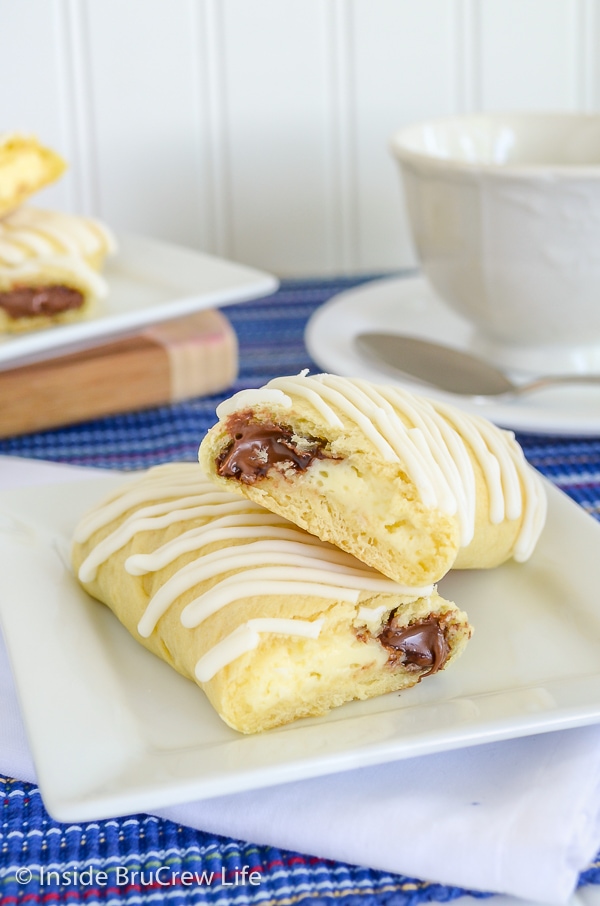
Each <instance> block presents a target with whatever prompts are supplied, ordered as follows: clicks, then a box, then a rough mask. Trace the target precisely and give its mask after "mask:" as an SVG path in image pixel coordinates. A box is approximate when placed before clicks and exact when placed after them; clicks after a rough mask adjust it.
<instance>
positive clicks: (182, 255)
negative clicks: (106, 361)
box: [0, 234, 278, 371]
mask: <svg viewBox="0 0 600 906" xmlns="http://www.w3.org/2000/svg"><path fill="white" fill-rule="evenodd" d="M117 243H118V249H119V250H118V252H117V254H116V255H115V256H113V257H112V258H108V259H107V261H106V265H105V268H104V270H103V276H105V277H106V281H107V283H108V288H109V293H108V296H107V298H106V299H102V300H101V301H100V302H99V303H98V306H97V309H96V311H95V312H94V315H93V317H91V318H90V319H89V320H87V321H79V322H76V323H75V324H63V325H59V326H57V327H51V328H48V329H47V330H37V331H31V333H25V334H8V335H6V334H5V335H3V336H1V337H0V371H1V370H6V369H7V368H12V367H14V366H16V365H24V364H27V363H30V362H33V361H40V360H43V359H48V358H53V357H55V356H58V355H63V354H65V353H66V352H74V351H75V350H77V349H84V348H87V347H90V346H95V345H98V344H99V343H104V342H107V341H108V340H110V339H112V338H113V337H115V336H117V335H119V336H121V335H123V334H125V333H129V332H133V331H136V330H139V329H140V328H142V327H145V326H147V325H149V324H154V323H157V322H159V321H167V320H169V319H170V318H179V317H183V316H184V315H189V314H192V312H195V311H199V310H200V309H203V308H211V307H213V306H216V305H225V304H229V303H232V302H243V301H244V300H246V299H255V298H258V297H260V296H266V295H268V294H269V293H272V292H274V291H275V290H276V289H277V286H278V281H277V280H276V278H275V277H272V276H271V275H270V274H266V273H263V272H262V271H258V270H255V269H254V268H250V267H246V266H245V265H242V264H236V263H234V262H232V261H225V260H223V259H221V258H215V257H213V256H212V255H205V254H203V253H201V252H196V251H193V250H192V249H187V248H182V247H180V246H176V245H170V244H168V243H166V242H160V241H158V240H156V239H147V238H145V237H143V236H131V235H121V234H119V235H117Z"/></svg>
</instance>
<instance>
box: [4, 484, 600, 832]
mask: <svg viewBox="0 0 600 906" xmlns="http://www.w3.org/2000/svg"><path fill="white" fill-rule="evenodd" d="M127 480H128V479H127V478H124V477H123V476H115V475H109V476H103V477H97V478H94V479H93V480H90V481H85V480H77V482H76V483H75V482H72V483H69V482H67V483H61V484H59V485H45V486H42V487H34V488H30V487H22V488H17V489H14V490H12V491H5V492H3V493H2V494H1V495H0V514H1V521H0V535H1V536H2V545H1V547H0V622H1V623H2V627H3V632H4V635H5V640H6V645H7V650H8V652H9V657H10V660H11V663H12V667H13V672H14V676H15V681H16V686H17V692H18V695H19V699H20V703H21V708H22V712H23V716H24V720H25V725H26V729H27V733H28V737H29V741H30V745H31V750H32V754H33V758H34V762H35V765H36V772H37V775H38V779H39V784H40V789H41V793H42V796H43V798H44V801H45V804H46V806H47V808H48V810H49V811H50V813H51V814H52V815H53V816H54V817H55V818H57V819H58V820H61V821H83V820H94V819H99V818H104V817H110V816H115V815H119V814H128V813H131V812H135V811H140V810H142V811H152V810H154V809H157V808H160V807H165V806H167V805H174V804H177V803H181V802H184V801H192V800H201V799H206V798H210V797H213V796H217V795H222V794H227V793H233V792H237V791H241V790H247V789H256V788H259V787H263V786H272V785H274V784H278V783H283V782H287V781H290V780H300V779H304V778H309V777H314V776H319V775H322V774H328V773H333V772H338V771H344V770H348V769H352V768H357V767H364V766H367V765H371V764H376V763H383V762H386V761H392V760H397V759H400V758H406V757H411V756H416V755H422V754H426V753H431V752H440V751H444V750H449V749H455V748H460V747H464V746H469V745H475V744H480V743H485V742H491V741H495V740H500V739H508V738H513V737H517V736H524V735H530V734H534V733H540V732H548V731H551V730H555V729H564V728H567V727H575V726H582V725H585V724H589V723H593V722H596V721H598V720H600V666H599V665H600V656H599V655H600V642H599V641H598V639H600V632H598V625H597V624H598V620H599V616H598V614H597V609H596V607H595V603H594V602H595V598H596V594H597V587H598V582H599V580H600V565H598V561H597V557H596V556H595V554H594V550H595V549H597V548H598V545H599V544H600V525H599V524H597V523H596V522H595V521H594V520H593V519H592V518H591V517H589V516H588V515H586V514H585V513H584V512H583V510H582V509H581V508H580V507H578V506H577V505H576V504H575V503H573V502H572V501H571V500H569V499H568V498H567V497H566V496H565V495H564V494H562V493H561V492H560V491H558V490H557V489H556V488H553V487H550V486H549V487H548V492H549V503H550V507H549V520H548V523H547V527H546V529H545V531H544V534H543V536H542V539H541V541H540V544H539V545H538V549H537V550H536V552H535V554H534V557H533V558H532V560H531V561H530V563H529V564H527V565H525V566H523V565H517V564H512V563H511V564H507V565H505V566H503V567H500V568H499V569H497V570H493V571H488V572H481V573H480V572H477V571H475V572H472V573H455V574H453V575H450V576H448V577H446V579H444V582H443V583H442V586H443V587H442V588H441V591H442V593H443V594H445V595H446V596H447V597H450V598H453V599H454V600H457V601H459V602H460V603H461V606H464V607H465V609H467V610H470V608H473V607H475V609H476V610H478V616H477V621H475V620H474V619H473V617H472V619H473V622H474V623H475V626H476V632H475V637H474V639H473V640H472V641H471V642H470V643H469V646H468V647H467V651H466V652H465V654H464V655H463V656H462V658H461V659H460V660H459V661H458V662H457V663H456V664H455V665H453V667H452V668H451V669H449V670H448V671H444V672H442V673H440V674H437V675H436V676H434V677H431V678H429V679H428V680H427V682H424V683H422V684H420V685H419V686H417V687H415V688H414V689H411V690H408V692H406V693H403V694H401V695H400V696H398V695H394V694H392V695H390V696H382V697H380V698H378V699H371V700H370V701H367V702H355V703H351V704H349V705H345V706H343V707H341V708H338V709H336V710H334V711H333V712H331V714H330V715H328V716H326V717H324V718H319V719H314V720H306V721H299V722H297V723H295V724H292V725H290V726H288V727H284V728H281V729H280V730H272V731H269V732H268V733H263V734H258V735H257V736H252V737H244V736H241V735H240V734H237V733H236V732H235V731H233V730H230V729H229V728H228V727H226V726H225V725H224V724H223V723H222V722H221V721H220V719H219V718H218V717H217V715H216V714H215V712H214V711H213V710H212V708H211V706H210V705H209V704H208V702H207V700H206V699H205V698H204V696H203V695H202V693H201V692H199V690H198V689H197V688H196V687H195V686H194V684H193V683H191V682H190V681H188V680H186V679H184V678H182V677H180V676H179V675H178V674H176V673H175V672H174V671H172V670H171V669H170V668H169V667H168V666H167V665H166V664H164V663H163V662H161V661H159V660H158V659H157V658H155V657H154V656H153V655H151V654H150V653H149V652H147V651H146V650H145V649H143V648H142V647H141V646H139V645H138V644H137V643H136V642H135V641H134V640H133V639H132V638H131V637H130V636H129V635H128V634H127V633H126V631H125V630H124V629H123V627H122V626H121V625H120V624H119V623H118V622H117V620H116V619H115V618H114V617H113V615H112V614H111V613H110V612H109V611H108V609H107V608H105V607H103V606H102V605H99V604H98V603H97V602H95V601H93V600H92V599H91V598H89V597H88V596H87V595H86V594H85V593H84V592H83V591H82V590H81V589H80V588H79V586H78V585H77V583H76V581H75V579H74V578H73V576H72V575H71V573H70V570H69V569H68V568H67V565H66V564H67V562H68V547H69V539H70V536H71V532H72V528H73V525H74V524H75V521H76V520H77V519H78V518H79V516H80V514H81V512H82V511H84V510H85V509H87V508H88V507H89V506H90V505H93V504H95V503H96V502H97V501H98V500H99V499H100V498H101V497H102V496H104V495H105V494H106V493H108V492H109V491H111V490H112V489H113V488H114V487H116V486H117V485H118V484H120V483H121V482H123V481H127ZM563 587H564V588H567V589H568V595H565V598H568V600H566V601H563V597H562V592H561V596H560V597H558V598H556V600H554V598H553V595H554V596H556V595H558V594H559V591H558V589H562V588H563ZM484 598H485V599H486V605H485V609H484V605H483V603H482V602H483V599H484ZM463 601H465V602H468V604H469V606H468V607H467V604H466V603H463ZM487 603H489V608H488V606H487ZM565 607H567V608H568V609H567V611H566V613H567V614H568V618H567V616H566V615H565V613H564V612H563V611H564V608H565ZM571 614H573V618H571ZM529 619H531V621H532V623H531V625H532V627H533V630H534V631H535V630H537V628H538V627H539V623H540V619H542V620H543V623H544V627H543V632H544V633H546V634H549V635H548V639H549V643H550V645H551V647H554V648H555V647H556V646H558V648H559V650H560V652H561V653H562V652H563V651H564V652H565V657H564V658H561V659H556V658H555V659H552V658H550V657H547V656H546V652H547V647H546V645H547V642H546V641H544V644H543V645H542V647H541V649H540V650H541V657H540V654H539V653H538V654H536V655H535V657H536V659H537V660H536V662H535V664H534V666H533V668H532V667H531V663H532V659H533V655H532V654H531V651H530V647H531V646H530V642H529V641H528V639H529V638H531V637H532V636H531V632H530V630H529V626H528V620H529ZM511 620H513V621H515V622H516V624H517V625H516V627H515V629H514V632H513V628H512V626H511ZM490 621H491V623H490ZM546 623H547V624H548V625H547V626H546V625H545V624H546ZM590 623H592V624H593V625H591V626H590ZM488 624H490V625H488ZM553 626H555V629H554V630H553V629H552V627H553ZM522 632H524V633H525V636H524V638H521V633H522ZM552 632H554V636H551V633H552ZM498 633H500V634H502V633H507V635H506V644H507V646H508V647H509V648H512V647H514V651H513V652H512V654H511V658H508V659H503V660H502V661H501V662H499V664H498V665H496V666H494V651H496V648H497V645H498V644H501V641H500V642H499V640H498ZM528 633H529V635H527V634H528ZM524 642H525V660H524V661H523V663H522V664H521V665H520V666H519V659H520V658H521V657H522V655H521V654H520V653H519V652H520V651H521V648H522V645H523V643H524ZM536 644H537V642H536ZM490 646H491V647H490ZM528 646H529V647H528ZM538 647H539V646H538ZM569 651H570V652H575V653H576V655H577V656H576V657H569V656H568V652H569ZM505 660H506V661H507V663H505ZM513 660H514V664H513ZM538 661H539V663H538ZM555 661H557V662H556V663H555ZM500 666H501V668H502V671H504V673H502V672H499V668H500ZM507 671H508V672H507Z"/></svg>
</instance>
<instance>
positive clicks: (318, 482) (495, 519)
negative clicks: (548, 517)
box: [199, 373, 546, 585]
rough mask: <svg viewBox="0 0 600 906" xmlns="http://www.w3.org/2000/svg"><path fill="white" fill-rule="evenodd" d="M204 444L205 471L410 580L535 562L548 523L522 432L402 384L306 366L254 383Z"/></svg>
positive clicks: (229, 403)
mask: <svg viewBox="0 0 600 906" xmlns="http://www.w3.org/2000/svg"><path fill="white" fill-rule="evenodd" d="M217 415H218V417H219V422H218V424H217V425H215V426H214V427H213V428H211V430H210V431H209V432H208V434H207V436H206V437H205V438H204V440H203V441H202V443H201V445H200V451H199V458H200V462H201V465H202V467H203V469H204V471H205V473H206V474H207V475H208V476H209V477H211V478H212V479H213V480H214V481H215V482H216V484H217V486H219V487H223V488H228V489H231V490H233V491H237V492H238V493H239V494H242V495H244V496H246V497H248V498H249V499H250V500H253V501H255V502H256V503H260V504H261V505H263V506H265V507H266V508H267V509H269V510H271V511H273V512H274V513H278V514H280V515H282V516H285V517H286V518H287V519H290V520H291V521H292V522H295V523H296V524H297V525H299V526H301V527H302V528H304V529H306V530H307V531H309V532H312V533H313V534H315V535H317V536H318V537H319V538H321V539H323V540H325V541H329V542H332V543H333V544H335V545H337V546H338V547H340V548H342V549H343V550H345V551H348V552H349V553H351V554H353V555H354V556H355V557H357V558H358V559H359V560H362V561H363V562H364V563H367V564H369V565H370V566H372V567H374V568H375V569H378V570H379V571H380V572H382V573H384V574H385V575H387V576H389V577H390V578H392V579H394V580H396V581H398V582H402V583H406V584H408V585H419V584H426V583H430V582H436V581H438V580H439V579H440V578H441V577H442V576H443V575H445V573H446V572H447V571H448V570H449V569H450V568H452V567H455V568H461V567H463V568H465V567H479V568H483V567H492V566H497V565H498V564H500V563H502V562H504V561H505V560H507V559H508V558H510V557H514V558H515V559H516V560H526V559H527V558H528V557H529V555H530V554H531V552H532V550H533V548H534V546H535V543H536V541H537V538H538V536H539V534H540V532H541V529H542V526H543V524H544V518H545V511H546V501H545V493H544V488H543V485H542V483H541V480H540V478H539V476H538V474H537V473H536V472H535V471H534V470H533V469H532V468H531V467H530V466H529V465H528V464H527V462H526V460H525V458H524V456H523V453H522V450H521V448H520V447H519V445H518V444H517V442H516V441H515V438H514V435H513V434H512V433H510V432H507V431H502V430H500V429H499V428H497V427H495V426H494V425H492V424H491V423H490V422H488V421H486V420H485V419H483V418H479V417H477V416H474V415H470V414H468V413H465V412H463V411H461V410H459V409H457V408H454V407H452V406H449V405H444V404H442V403H438V402H434V401H432V400H428V399H425V398H424V397H419V396H415V395H413V394H411V393H408V392H406V391H404V390H401V389H399V388H397V387H392V386H383V385H375V384H371V383H369V382H368V381H363V380H355V379H350V378H343V377H338V376H335V375H331V374H320V375H314V376H308V375H307V374H304V373H303V374H300V375H298V376H292V377H281V378H277V379H275V380H273V381H270V382H269V383H268V384H267V385H266V386H264V387H262V388H260V389H257V390H243V391H241V392H240V393H237V394H236V395H235V396H233V397H231V398H230V399H229V400H226V401H225V402H224V403H222V404H221V405H220V406H219V407H218V409H217Z"/></svg>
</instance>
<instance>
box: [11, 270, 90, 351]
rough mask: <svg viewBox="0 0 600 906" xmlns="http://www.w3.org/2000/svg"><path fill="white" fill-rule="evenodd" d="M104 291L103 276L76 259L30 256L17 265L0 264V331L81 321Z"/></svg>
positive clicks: (28, 329)
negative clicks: (33, 257)
mask: <svg viewBox="0 0 600 906" xmlns="http://www.w3.org/2000/svg"><path fill="white" fill-rule="evenodd" d="M107 292H108V287H107V284H106V281H105V280H104V278H103V277H101V276H100V275H99V274H98V273H96V271H95V270H94V269H93V268H91V267H90V266H89V265H87V264H86V263H85V261H83V260H79V259H77V258H66V257H60V256H57V257H52V258H44V259H29V260H28V261H26V262H25V263H24V264H22V265H20V266H18V267H2V268H0V332H3V333H21V332H24V331H30V330H39V329H42V328H45V327H50V326H52V325H56V324H68V323H71V322H73V321H79V320H84V319H86V318H88V317H89V316H90V315H92V314H93V311H94V307H95V305H96V302H97V301H98V300H100V299H102V298H104V297H105V296H106V295H107ZM21 312H23V313H21Z"/></svg>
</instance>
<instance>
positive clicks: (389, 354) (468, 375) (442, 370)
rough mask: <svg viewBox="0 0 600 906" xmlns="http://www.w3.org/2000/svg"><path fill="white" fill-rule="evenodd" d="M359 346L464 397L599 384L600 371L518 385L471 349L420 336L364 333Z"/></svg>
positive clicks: (398, 369)
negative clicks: (464, 349) (445, 344)
mask: <svg viewBox="0 0 600 906" xmlns="http://www.w3.org/2000/svg"><path fill="white" fill-rule="evenodd" d="M354 343H355V345H356V348H357V349H358V351H359V352H360V353H362V354H363V355H365V356H366V357H367V358H368V359H370V360H371V361H373V362H376V363H377V364H378V365H382V364H383V365H385V366H386V367H387V368H388V369H390V370H392V371H395V372H396V373H397V374H400V375H402V376H403V377H406V378H413V379H416V380H418V381H420V382H421V383H423V384H427V385H429V386H430V387H437V388H438V389H439V390H446V391H448V392H449V393H458V394H462V395H465V396H493V397H504V398H506V399H510V398H514V397H517V396H522V395H523V394H525V393H533V392H534V391H536V390H542V389H543V388H544V387H553V386H558V385H560V384H563V385H564V384H600V374H557V375H544V376H542V377H538V378H535V379H534V380H530V381H527V382H526V383H523V384H515V383H513V381H511V380H509V378H507V376H506V375H505V374H504V373H503V372H502V371H500V370H499V369H498V368H496V367H495V366H494V365H491V364H490V363H489V362H484V361H483V359H479V358H477V356H474V355H472V354H471V353H469V352H462V351H460V350H458V349H451V348H450V347H448V346H442V345H441V344H440V343H433V342H431V341H429V340H423V339H421V338H420V337H410V336H403V335H401V334H387V333H361V334H358V335H357V336H356V337H355V338H354Z"/></svg>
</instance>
